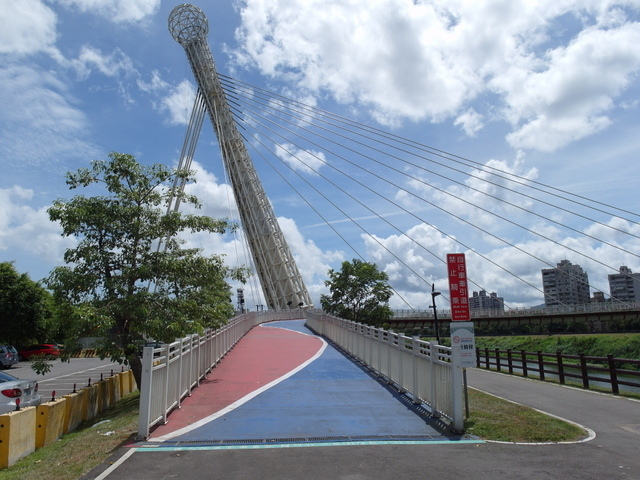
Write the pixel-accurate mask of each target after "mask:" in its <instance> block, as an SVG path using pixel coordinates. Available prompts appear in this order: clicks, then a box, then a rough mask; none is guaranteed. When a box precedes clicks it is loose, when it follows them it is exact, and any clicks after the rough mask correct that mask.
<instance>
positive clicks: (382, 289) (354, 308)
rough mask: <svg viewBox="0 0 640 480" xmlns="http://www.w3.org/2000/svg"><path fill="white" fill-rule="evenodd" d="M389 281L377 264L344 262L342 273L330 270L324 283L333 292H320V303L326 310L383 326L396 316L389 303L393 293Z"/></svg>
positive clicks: (336, 314)
mask: <svg viewBox="0 0 640 480" xmlns="http://www.w3.org/2000/svg"><path fill="white" fill-rule="evenodd" d="M388 280H389V277H388V275H387V274H386V273H385V272H381V271H379V270H378V267H377V266H376V265H375V264H374V263H369V262H363V261H362V260H358V259H354V260H352V261H351V262H348V261H345V262H342V268H341V270H340V271H339V272H336V271H335V270H333V269H331V270H329V280H327V281H325V282H324V284H325V286H327V287H328V288H329V292H330V294H329V295H321V296H320V304H321V305H322V308H323V310H324V311H325V312H327V313H330V314H332V315H335V316H337V317H340V318H344V319H345V320H353V321H355V322H360V323H367V324H371V325H382V324H383V323H385V322H387V321H388V320H389V319H390V318H391V316H392V315H393V312H392V311H391V309H390V308H389V305H388V303H389V299H390V298H391V295H392V290H391V287H390V286H389V284H388V283H387V282H388Z"/></svg>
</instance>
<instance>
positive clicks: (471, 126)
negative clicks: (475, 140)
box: [453, 108, 484, 137]
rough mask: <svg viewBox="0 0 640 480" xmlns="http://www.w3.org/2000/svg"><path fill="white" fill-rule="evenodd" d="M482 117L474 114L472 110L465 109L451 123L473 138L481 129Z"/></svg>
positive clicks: (476, 113)
mask: <svg viewBox="0 0 640 480" xmlns="http://www.w3.org/2000/svg"><path fill="white" fill-rule="evenodd" d="M482 119H483V116H482V115H481V114H479V113H478V112H476V111H475V110H474V109H473V108H469V109H467V110H466V111H465V112H463V113H462V114H461V115H459V116H458V118H456V120H455V121H454V122H453V124H454V125H456V126H460V127H462V129H463V130H464V132H465V133H466V134H467V135H469V136H470V137H475V135H476V133H478V132H479V131H480V130H481V129H482V127H483V126H484V124H483V122H482Z"/></svg>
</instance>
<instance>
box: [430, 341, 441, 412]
mask: <svg viewBox="0 0 640 480" xmlns="http://www.w3.org/2000/svg"><path fill="white" fill-rule="evenodd" d="M437 360H438V342H436V341H432V342H429V403H430V404H431V415H432V416H434V417H437V416H439V415H438V382H437V379H436V362H437Z"/></svg>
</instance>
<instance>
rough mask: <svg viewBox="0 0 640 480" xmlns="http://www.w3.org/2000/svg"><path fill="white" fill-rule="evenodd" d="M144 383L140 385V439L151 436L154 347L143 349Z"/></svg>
mask: <svg viewBox="0 0 640 480" xmlns="http://www.w3.org/2000/svg"><path fill="white" fill-rule="evenodd" d="M141 383H142V385H140V400H139V401H140V407H139V409H140V412H139V414H138V437H137V438H138V440H146V439H147V438H148V437H149V421H150V417H151V387H152V385H153V347H144V349H143V350H142V382H141Z"/></svg>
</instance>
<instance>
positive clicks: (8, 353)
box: [0, 345, 19, 368]
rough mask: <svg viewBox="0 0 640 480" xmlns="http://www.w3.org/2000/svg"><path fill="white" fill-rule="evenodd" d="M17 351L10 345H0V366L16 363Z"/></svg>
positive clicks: (8, 366) (6, 366)
mask: <svg viewBox="0 0 640 480" xmlns="http://www.w3.org/2000/svg"><path fill="white" fill-rule="evenodd" d="M18 360H19V358H18V351H17V350H16V349H15V347H12V346H11V345H0V366H1V367H2V368H11V365H15V364H16V363H18Z"/></svg>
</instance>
